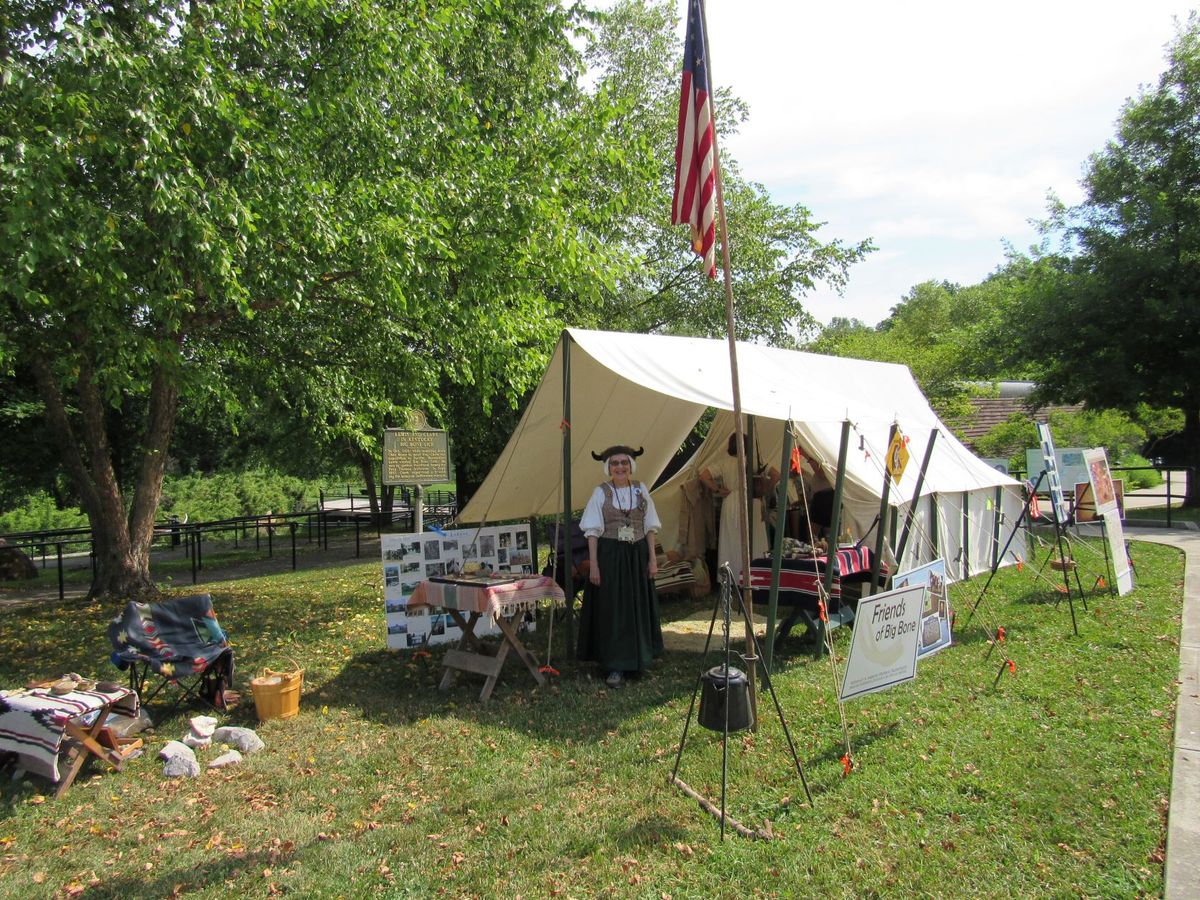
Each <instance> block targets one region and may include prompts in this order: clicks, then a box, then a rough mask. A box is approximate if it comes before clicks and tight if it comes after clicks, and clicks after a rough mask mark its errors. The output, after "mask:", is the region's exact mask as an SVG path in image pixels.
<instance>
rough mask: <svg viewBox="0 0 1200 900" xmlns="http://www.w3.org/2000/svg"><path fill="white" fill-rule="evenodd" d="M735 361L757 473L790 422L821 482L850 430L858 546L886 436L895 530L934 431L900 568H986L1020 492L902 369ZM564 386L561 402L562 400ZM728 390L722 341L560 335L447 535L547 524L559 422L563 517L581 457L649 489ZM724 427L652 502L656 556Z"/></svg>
mask: <svg viewBox="0 0 1200 900" xmlns="http://www.w3.org/2000/svg"><path fill="white" fill-rule="evenodd" d="M737 352H738V373H739V383H740V388H741V406H742V411H743V412H744V413H745V414H746V415H747V416H751V417H753V418H754V421H755V423H756V426H755V427H756V429H757V430H756V434H757V436H758V440H759V442H760V449H759V451H758V452H759V454H760V455H761V457H762V459H763V460H764V461H769V462H771V463H772V464H773V465H775V466H778V465H779V461H780V455H781V449H782V434H783V423H784V422H785V421H788V420H791V421H793V422H794V423H795V428H796V431H797V434H798V437H799V442H800V444H801V446H803V447H804V449H805V450H806V451H807V452H809V453H811V454H813V455H814V456H816V457H817V458H819V459H821V460H822V461H823V462H824V463H826V464H827V469H828V471H830V472H831V473H832V472H833V471H835V470H836V467H837V462H838V455H839V448H840V441H841V432H842V423H843V422H844V421H847V420H849V422H850V423H851V426H852V431H851V441H850V452H849V454H848V457H847V462H846V482H845V489H844V497H843V501H844V510H845V515H846V517H847V518H848V519H849V522H850V525H851V529H852V531H853V532H854V533H855V534H856V535H858V536H862V535H864V534H865V532H866V530H867V529H868V528H869V527H870V526H871V523H872V522H873V521H874V519H875V516H876V515H877V513H878V511H879V504H880V497H881V493H882V487H883V474H882V473H883V462H884V455H885V450H886V449H887V442H888V434H889V430H890V427H891V425H892V424H893V423H896V424H898V425H899V427H900V428H901V430H902V431H903V433H904V434H905V435H907V436H908V437H909V445H908V448H909V452H910V454H911V457H912V459H911V462H910V463H909V466H908V468H907V470H906V471H905V473H904V476H903V478H901V480H900V482H899V483H898V484H894V485H893V486H892V490H891V493H890V498H889V503H890V506H891V508H892V509H893V510H895V511H896V514H897V516H898V517H903V516H904V515H905V514H906V512H907V509H908V507H909V505H910V503H911V501H912V497H913V491H914V489H915V485H916V482H917V477H918V473H919V470H920V468H921V461H922V460H923V458H924V456H925V448H926V446H927V444H928V443H929V439H930V433H931V431H932V430H934V429H936V430H937V432H938V437H937V439H936V440H935V441H934V450H933V455H932V458H931V460H930V464H929V467H928V471H927V472H926V474H925V479H924V483H923V486H922V489H921V500H920V501H919V502H918V504H917V513H916V517H915V522H914V526H913V537H912V538H910V540H909V543H908V547H907V550H906V552H905V559H904V560H903V565H902V568H907V567H908V565H909V564H910V563H912V564H916V563H920V562H925V561H928V560H929V559H932V558H934V557H936V556H941V557H943V558H945V559H946V562H947V574H948V575H949V576H950V577H951V578H956V579H957V578H962V577H964V576H966V575H968V574H976V573H978V572H980V571H984V570H987V569H990V568H991V566H992V564H993V561H994V554H996V553H998V552H999V550H1000V548H1001V546H1002V541H1003V540H1004V536H1002V535H1001V532H1002V530H1003V529H1002V528H1001V522H1006V523H1008V528H1009V529H1011V527H1012V525H1014V524H1015V523H1016V521H1017V519H1018V517H1019V516H1020V513H1021V508H1022V500H1021V495H1020V491H1019V487H1020V486H1019V484H1018V482H1016V481H1014V480H1013V479H1011V478H1009V477H1008V476H1007V475H1004V474H1002V473H1000V472H998V471H997V470H995V469H993V468H991V467H990V466H988V465H986V464H985V463H983V462H982V461H980V460H979V459H978V458H977V457H976V456H975V455H974V454H972V453H971V452H970V451H969V450H968V449H967V448H966V447H964V446H963V445H962V444H961V443H960V442H959V441H958V440H957V439H956V438H955V437H954V436H953V435H952V434H951V433H950V431H949V429H947V428H946V427H945V426H944V425H942V423H941V422H940V421H939V420H938V418H937V415H936V414H935V413H934V411H933V410H932V408H930V406H929V403H928V401H926V399H925V397H924V395H922V393H921V391H920V389H919V388H918V387H917V384H916V382H915V381H914V380H913V377H912V374H911V373H910V372H909V370H908V368H907V367H905V366H901V365H895V364H891V363H876V362H866V361H863V360H855V359H842V358H838V357H831V356H821V355H819V354H812V353H800V352H796V351H791V350H780V349H776V348H771V347H760V346H757V345H753V344H745V343H739V344H738V351H737ZM564 372H566V376H567V377H566V380H567V381H568V383H569V385H570V390H569V393H568V392H564V390H563V384H564ZM730 385H731V379H730V368H729V349H728V342H726V341H723V340H712V339H705V338H688V337H672V336H664V335H646V334H625V333H619V332H605V331H585V330H579V329H568V330H567V331H565V332H564V333H563V340H562V341H560V342H559V345H558V347H557V348H556V350H555V353H554V357H553V358H552V359H551V361H550V364H549V365H548V366H547V368H546V372H545V374H544V375H543V376H542V381H541V383H540V384H539V385H538V387H537V390H536V391H535V392H534V395H533V399H532V401H531V402H530V404H529V406H528V408H526V410H525V412H524V414H523V415H522V416H521V420H520V422H519V423H518V425H517V429H516V431H515V432H514V433H513V435H512V437H511V438H510V439H509V442H508V444H507V446H505V448H504V451H503V452H502V453H501V454H500V457H499V459H498V460H497V461H496V464H495V465H494V466H493V467H492V470H491V472H489V473H488V476H487V478H486V479H484V482H483V484H482V485H481V486H480V488H479V490H478V491H477V492H476V493H475V495H474V496H473V497H472V498H471V500H470V502H469V503H468V504H467V506H466V507H465V508H464V509H463V510H462V512H461V513H460V515H459V521H460V522H498V521H504V520H507V519H516V518H524V517H528V516H534V515H554V514H558V513H561V512H562V510H563V508H564V505H565V504H564V503H563V483H564V478H563V475H564V473H563V463H562V460H563V428H564V424H565V422H566V420H567V419H569V423H570V424H569V429H568V431H569V455H570V473H569V480H570V485H571V497H570V503H569V507H570V508H571V509H574V510H577V509H580V508H582V507H583V505H584V504H585V503H586V502H587V498H588V496H589V495H590V494H591V491H592V489H593V488H594V487H595V485H596V483H597V482H598V481H600V480H601V478H602V477H603V476H602V473H601V469H600V464H599V463H597V462H596V461H595V460H593V459H592V456H591V452H592V451H593V450H601V449H603V448H605V447H608V446H610V445H612V444H629V445H631V446H634V447H639V446H641V447H645V454H644V455H643V456H641V457H640V458H639V459H638V471H637V476H636V477H637V478H638V479H639V480H641V481H644V482H646V483H647V484H652V483H653V482H654V480H655V479H656V478H657V476H658V475H659V473H661V472H662V471H663V469H664V468H665V467H666V465H667V463H668V462H669V461H670V460H671V458H672V456H674V454H675V452H676V450H677V449H678V448H679V446H680V445H681V444H682V442H683V440H684V439H685V438H686V436H687V435H688V433H689V432H690V431H691V429H692V427H693V426H694V425H695V423H696V421H697V420H698V419H699V418H700V416H701V415H702V414H703V413H704V411H705V410H706V409H707V408H708V407H715V408H717V409H718V410H727V411H728V410H732V409H733V397H732V389H731V386H730ZM568 405H569V414H568V413H567V409H568ZM731 421H732V419H731V417H730V418H728V419H726V420H725V421H724V422H723V423H722V422H720V421H719V422H718V423H717V426H716V427H714V428H713V431H712V433H711V439H710V441H709V442H707V443H706V444H705V446H704V447H702V448H701V450H700V451H699V452H698V453H697V455H696V457H695V458H694V459H693V460H692V461H690V462H689V463H688V465H687V466H686V467H685V469H684V470H683V471H682V472H680V473H678V474H677V475H676V476H675V477H674V478H672V479H671V481H669V482H667V484H665V485H663V486H662V487H660V488H659V489H658V490H657V491H656V492H655V503H656V505H657V506H658V507H659V512H660V514H661V515H662V516H663V519H664V529H663V535H662V539H663V545H664V547H668V548H669V547H670V546H671V541H672V539H673V533H672V528H673V527H674V509H675V508H676V506H677V502H676V501H675V499H674V498H673V493H674V494H677V492H678V487H679V485H680V484H682V481H683V479H685V478H686V477H689V476H690V475H693V474H695V473H696V472H698V471H699V468H702V467H703V465H704V464H706V462H707V461H708V460H710V459H711V458H712V454H714V453H716V452H718V451H719V452H724V442H725V441H726V440H727V438H728V434H729V432H730V431H731V430H732V429H731ZM998 513H1000V514H1002V515H1003V519H998V518H997V514H998ZM870 543H872V544H873V543H874V535H872V536H871V538H870ZM1001 562H1002V564H1006V563H1009V562H1015V559H1009V560H1004V561H1001Z"/></svg>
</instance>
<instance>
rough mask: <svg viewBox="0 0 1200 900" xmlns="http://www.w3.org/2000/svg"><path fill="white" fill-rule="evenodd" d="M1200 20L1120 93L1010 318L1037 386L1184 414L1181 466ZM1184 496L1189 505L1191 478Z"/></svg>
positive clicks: (1193, 351) (1199, 316) (1194, 384)
mask: <svg viewBox="0 0 1200 900" xmlns="http://www.w3.org/2000/svg"><path fill="white" fill-rule="evenodd" d="M1198 160H1200V19H1197V17H1196V15H1195V14H1193V15H1192V16H1191V17H1190V18H1189V20H1188V22H1187V23H1186V25H1184V26H1182V27H1181V28H1180V30H1179V32H1178V34H1177V36H1176V38H1175V39H1174V41H1173V42H1172V44H1171V46H1170V48H1169V50H1168V54H1167V68H1166V71H1164V72H1163V74H1162V75H1161V76H1160V78H1159V80H1158V83H1157V84H1156V85H1154V86H1152V87H1149V88H1146V89H1144V90H1142V91H1141V92H1140V93H1139V94H1138V95H1137V96H1136V97H1133V98H1132V99H1130V100H1129V101H1128V102H1127V103H1126V104H1125V107H1124V108H1123V110H1122V112H1121V115H1120V118H1119V120H1118V122H1117V133H1116V136H1115V137H1114V138H1113V139H1112V140H1111V141H1109V142H1108V144H1107V145H1106V146H1105V147H1104V149H1102V150H1100V151H1099V152H1097V153H1095V154H1093V155H1092V157H1091V158H1090V159H1089V161H1088V165H1087V171H1086V175H1085V177H1084V181H1083V187H1084V190H1085V192H1086V198H1085V199H1084V201H1083V202H1082V203H1080V204H1079V205H1078V206H1075V207H1071V208H1064V207H1062V206H1056V207H1053V208H1052V210H1051V212H1052V216H1051V219H1050V221H1049V222H1048V223H1047V227H1048V230H1049V232H1050V233H1051V234H1055V233H1057V234H1059V235H1061V236H1062V237H1063V238H1064V242H1065V245H1066V246H1065V250H1064V251H1063V252H1062V253H1061V254H1059V255H1054V256H1045V257H1041V258H1038V259H1036V260H1034V261H1033V262H1032V263H1031V264H1030V271H1029V277H1028V279H1027V282H1026V285H1025V288H1024V290H1023V296H1022V299H1021V302H1020V303H1019V304H1018V305H1017V307H1016V308H1015V309H1014V311H1013V312H1014V314H1013V315H1012V316H1011V317H1010V318H1009V319H1008V324H1009V326H1010V327H1011V329H1012V330H1013V332H1014V333H1016V334H1017V336H1018V338H1019V344H1020V346H1021V347H1022V352H1023V353H1024V354H1025V355H1026V357H1027V358H1028V359H1030V360H1032V361H1033V363H1034V367H1035V370H1036V380H1037V381H1038V382H1039V384H1040V385H1041V387H1042V391H1041V396H1042V397H1044V398H1049V399H1057V400H1061V401H1067V402H1076V401H1085V402H1087V403H1088V404H1089V406H1092V407H1095V408H1102V407H1118V408H1123V409H1128V410H1133V409H1135V408H1136V406H1137V405H1138V404H1139V403H1148V404H1151V405H1153V406H1157V407H1165V406H1173V407H1177V408H1178V409H1180V410H1181V411H1182V413H1183V418H1184V428H1183V443H1184V445H1185V447H1186V462H1187V464H1188V465H1190V466H1192V467H1196V466H1200V376H1198V374H1197V373H1200V343H1198V342H1197V341H1196V334H1197V333H1198V330H1200V202H1198V201H1200V165H1198V164H1197V161H1198ZM1187 503H1188V505H1191V506H1195V505H1200V481H1198V480H1197V479H1195V478H1192V479H1190V480H1189V484H1188V492H1187Z"/></svg>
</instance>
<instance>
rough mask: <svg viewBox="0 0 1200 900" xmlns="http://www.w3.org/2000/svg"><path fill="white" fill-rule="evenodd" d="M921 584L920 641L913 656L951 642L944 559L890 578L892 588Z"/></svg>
mask: <svg viewBox="0 0 1200 900" xmlns="http://www.w3.org/2000/svg"><path fill="white" fill-rule="evenodd" d="M910 585H924V586H925V599H924V602H923V603H922V604H921V640H920V642H919V643H918V644H917V658H918V659H923V658H925V657H926V656H930V655H932V654H934V653H936V652H937V651H939V650H941V649H942V648H944V647H949V646H950V643H951V634H950V619H951V614H952V613H951V609H950V594H949V592H948V591H947V590H946V588H947V579H946V561H945V560H944V559H935V560H934V561H933V562H931V563H927V564H926V565H923V566H918V567H917V568H915V569H910V570H909V571H907V572H900V573H899V574H897V575H896V577H895V578H894V579H892V587H893V588H902V587H908V586H910Z"/></svg>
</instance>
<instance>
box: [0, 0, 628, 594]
mask: <svg viewBox="0 0 1200 900" xmlns="http://www.w3.org/2000/svg"><path fill="white" fill-rule="evenodd" d="M0 24H2V25H3V34H2V35H0V118H2V121H0V198H2V204H0V209H2V210H3V211H2V212H0V223H2V227H3V233H4V237H5V241H4V242H3V245H2V247H0V254H3V274H0V293H2V294H3V298H4V302H3V304H0V366H2V367H3V369H4V370H5V371H6V372H7V373H9V374H10V375H11V376H12V377H14V378H17V379H19V380H21V381H22V383H28V384H32V385H35V386H36V390H37V395H38V400H39V401H40V403H41V404H42V407H43V409H44V411H45V415H46V420H47V423H48V425H49V427H50V430H51V433H52V435H53V437H54V440H55V442H56V445H57V447H58V449H59V451H60V452H61V453H62V465H63V467H64V468H65V470H66V471H67V472H68V474H69V475H70V477H71V479H72V482H73V484H74V486H75V489H76V491H77V493H78V495H79V497H80V501H81V504H82V506H83V508H84V509H85V510H86V511H87V513H88V515H89V518H90V521H91V523H92V526H93V529H94V530H95V532H96V539H97V554H98V563H99V575H98V578H97V581H96V583H95V584H94V585H93V590H94V591H96V592H99V593H112V594H131V593H139V592H143V591H152V590H153V585H152V583H151V582H150V579H149V576H148V569H147V560H148V557H147V553H148V547H149V540H150V537H151V534H152V527H153V519H154V516H155V513H156V510H157V507H158V501H159V494H160V490H161V481H162V475H163V470H164V467H165V464H166V460H167V454H168V450H169V446H170V438H171V435H172V431H173V426H174V422H175V418H176V413H177V410H178V406H179V403H180V398H181V397H186V398H187V399H188V403H189V405H193V404H194V405H195V406H196V407H197V408H203V409H209V410H213V409H218V410H224V411H225V412H226V413H227V414H229V415H236V416H237V417H239V418H240V420H241V421H250V420H255V419H258V418H260V417H261V416H262V415H264V413H265V412H266V411H269V410H280V411H281V412H282V413H283V415H284V416H286V417H287V419H288V420H290V421H291V422H292V423H293V428H294V430H293V435H294V437H295V441H294V446H295V448H296V452H300V453H307V452H309V448H310V447H311V446H313V445H314V444H315V445H318V448H319V445H321V444H328V445H333V444H337V443H339V442H342V443H344V444H350V445H352V446H353V445H355V444H356V443H357V444H358V445H359V446H358V449H361V445H362V444H364V443H367V444H369V442H370V441H375V440H377V439H378V430H379V429H378V427H377V424H378V423H379V422H380V421H382V420H383V418H385V417H386V416H387V415H388V414H389V413H390V412H392V411H394V410H398V409H405V408H409V407H419V406H427V405H430V403H431V402H432V400H433V399H434V397H435V392H436V389H437V388H438V386H439V385H440V383H441V379H442V378H443V377H445V378H446V379H448V380H450V381H451V382H453V383H458V384H472V385H474V386H476V388H477V389H479V390H481V391H483V392H484V393H485V394H489V395H490V394H492V393H500V394H505V393H507V392H510V391H512V392H519V391H520V390H521V386H522V379H524V378H526V377H527V375H528V372H529V371H533V370H536V369H538V368H540V365H539V364H538V360H537V358H536V352H537V351H538V350H539V349H544V348H545V347H546V346H547V345H548V344H549V343H551V342H552V339H553V335H554V333H555V332H556V331H557V328H558V325H557V322H556V321H555V316H554V314H553V312H554V310H553V307H552V306H550V305H549V304H548V302H547V299H546V298H547V296H548V295H550V294H552V293H553V292H554V291H567V290H569V291H571V292H572V293H576V294H584V293H586V292H589V291H595V290H597V289H598V287H599V286H600V285H602V284H603V282H604V280H605V272H606V271H607V267H606V266H605V265H603V261H604V260H605V259H606V256H607V254H606V251H605V250H604V247H603V245H602V244H601V243H599V242H596V241H594V240H592V239H591V238H590V236H589V234H588V231H587V225H588V222H589V221H590V220H589V219H587V218H582V219H581V218H580V216H578V215H576V213H577V212H578V210H579V209H580V207H582V206H586V207H587V209H588V210H589V211H590V214H591V215H592V216H593V217H597V216H602V215H604V214H605V213H606V211H607V208H606V207H605V206H604V205H600V206H599V207H597V206H596V205H595V204H594V203H592V202H591V201H592V200H593V199H594V198H593V197H592V196H591V194H590V190H591V188H590V185H588V184H586V183H584V182H583V179H581V178H579V173H580V172H582V171H584V168H583V166H582V164H581V163H580V162H579V160H580V158H581V157H582V155H583V154H585V153H586V152H587V150H586V148H588V147H589V146H594V143H592V141H593V140H600V139H602V138H603V136H604V134H605V133H606V129H605V123H604V122H599V121H591V120H589V121H586V122H581V121H580V120H578V118H577V116H576V114H575V111H574V105H573V97H574V96H575V91H576V87H575V84H576V75H577V68H576V67H574V66H573V65H572V63H571V60H572V56H573V54H572V51H571V49H570V45H569V43H568V40H567V35H568V33H569V30H570V28H571V24H570V19H569V17H568V16H567V15H566V14H565V13H564V12H563V11H562V9H561V8H560V7H559V6H558V4H557V3H553V2H542V0H512V2H508V3H504V4H479V3H475V2H470V0H442V2H429V3H421V4H396V3H390V2H384V0H380V2H369V0H368V2H363V3H359V4H353V5H347V4H344V3H341V2H336V0H312V2H306V3H298V4H246V3H243V2H239V0H223V2H213V3H205V4H195V3H188V2H184V0H178V2H163V0H160V2H149V0H145V2H129V3H123V4H120V5H112V6H106V5H100V4H81V3H70V2H62V3H49V2H47V3H37V4H26V5H22V6H19V7H17V8H15V9H14V10H10V14H9V15H7V16H6V17H5V18H4V19H3V20H0ZM602 143H603V142H602ZM611 153H612V154H613V155H614V158H616V157H619V148H616V147H615V146H614V147H612V148H611ZM572 166H573V168H572ZM563 168H566V169H568V170H569V171H570V172H571V173H573V175H574V178H565V177H560V176H559V174H558V173H559V172H561V171H562V170H563ZM620 202H621V200H620V198H611V199H610V204H609V206H611V204H619V203H620ZM531 349H532V350H533V351H535V352H534V353H533V354H530V353H529V351H530V350H531ZM531 355H532V356H533V358H532V359H531V358H530V356H531ZM422 359H424V360H425V364H422V363H421V360H422ZM514 361H515V362H514ZM265 398H271V399H265ZM381 398H382V399H381ZM427 401H429V402H427ZM114 418H115V419H116V420H117V422H116V423H117V425H118V426H120V435H121V436H120V437H119V435H118V432H117V431H114V430H113V424H114ZM237 420H238V419H232V421H237ZM295 423H299V424H298V425H296V424H295ZM130 434H131V435H133V437H134V440H133V441H127V440H125V438H124V437H123V435H130Z"/></svg>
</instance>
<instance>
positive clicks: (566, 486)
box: [551, 328, 575, 660]
mask: <svg viewBox="0 0 1200 900" xmlns="http://www.w3.org/2000/svg"><path fill="white" fill-rule="evenodd" d="M562 380H563V395H562V407H563V416H562V429H561V431H562V472H563V483H562V490H563V528H564V530H565V537H564V539H563V549H564V550H566V553H564V554H563V560H564V562H565V563H566V565H564V566H563V584H565V585H566V588H567V591H566V594H567V623H566V624H567V633H566V641H567V659H570V660H574V659H575V573H574V572H573V571H572V566H571V552H570V549H569V548H570V546H571V543H570V542H571V512H572V510H571V336H570V335H569V334H567V330H566V329H565V328H564V329H563V333H562ZM555 550H557V548H555ZM551 615H553V611H551Z"/></svg>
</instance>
